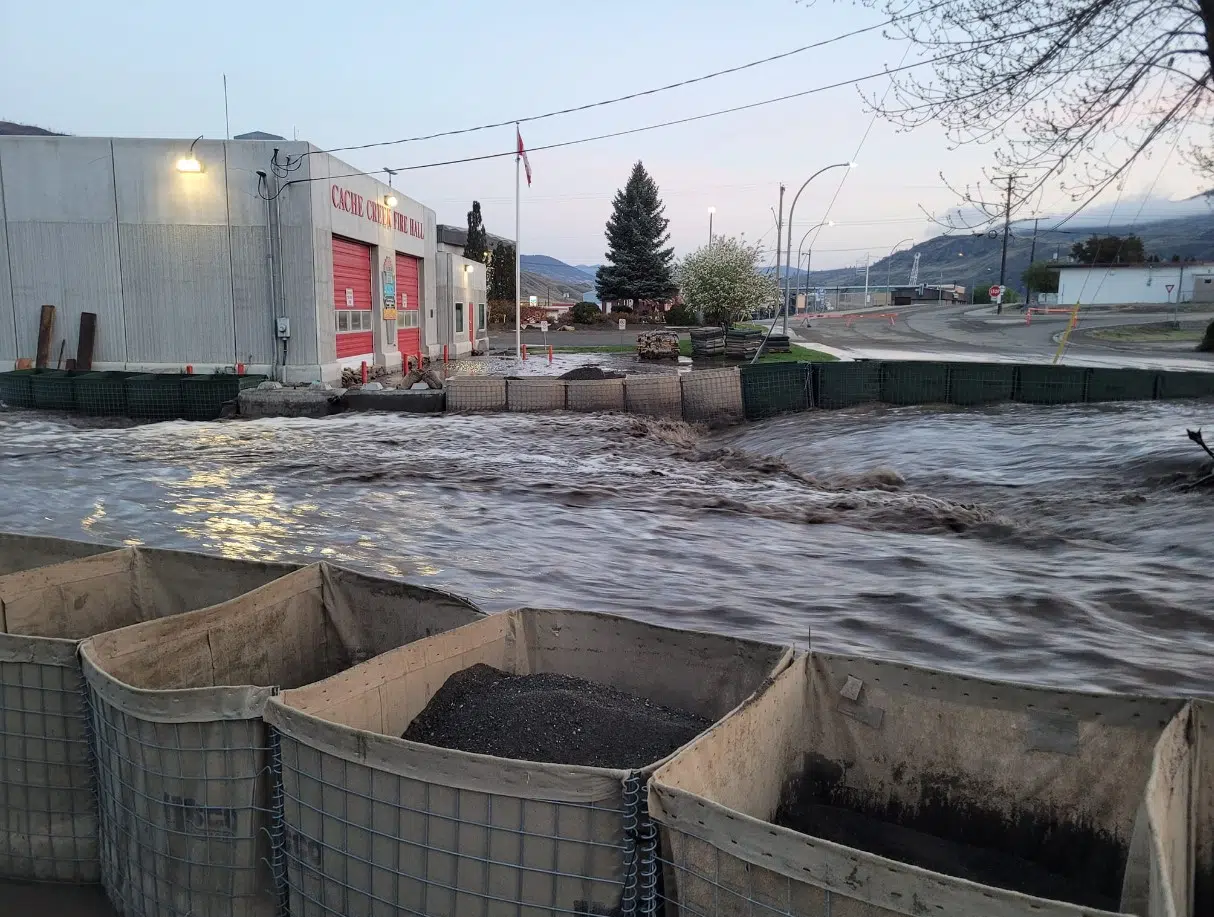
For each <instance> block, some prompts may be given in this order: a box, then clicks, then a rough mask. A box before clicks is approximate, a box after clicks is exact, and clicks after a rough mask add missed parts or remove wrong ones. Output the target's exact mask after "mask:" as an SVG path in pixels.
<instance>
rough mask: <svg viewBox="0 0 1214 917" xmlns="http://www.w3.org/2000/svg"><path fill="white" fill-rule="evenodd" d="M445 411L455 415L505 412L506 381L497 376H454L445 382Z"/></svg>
mask: <svg viewBox="0 0 1214 917" xmlns="http://www.w3.org/2000/svg"><path fill="white" fill-rule="evenodd" d="M445 387H446V389H447V410H448V411H453V412H455V413H457V414H458V413H470V412H475V411H504V410H506V380H505V379H503V378H501V377H498V376H455V377H454V378H451V379H448V380H447V382H446V386H445Z"/></svg>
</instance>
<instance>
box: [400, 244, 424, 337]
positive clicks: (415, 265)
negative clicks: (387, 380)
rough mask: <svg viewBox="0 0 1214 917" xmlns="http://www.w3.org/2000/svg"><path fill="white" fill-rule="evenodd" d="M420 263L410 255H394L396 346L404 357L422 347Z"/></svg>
mask: <svg viewBox="0 0 1214 917" xmlns="http://www.w3.org/2000/svg"><path fill="white" fill-rule="evenodd" d="M420 265H421V260H420V259H418V258H414V257H413V256H412V255H402V254H399V253H397V255H396V302H397V305H398V306H399V307H400V311H399V312H398V313H397V319H396V329H397V330H396V346H397V347H399V348H400V352H401V353H402V354H404V355H405V358H406V359H408V358H409V357H410V356H412V355H413V354H416V353H418V352H419V351H420V350H421V349H422V329H421V314H422V313H421V304H422V295H421V268H420Z"/></svg>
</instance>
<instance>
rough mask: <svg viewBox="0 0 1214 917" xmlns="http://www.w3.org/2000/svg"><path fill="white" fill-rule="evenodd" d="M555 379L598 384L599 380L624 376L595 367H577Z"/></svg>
mask: <svg viewBox="0 0 1214 917" xmlns="http://www.w3.org/2000/svg"><path fill="white" fill-rule="evenodd" d="M557 378H558V379H565V380H566V381H569V382H598V381H599V380H601V379H623V378H624V374H623V373H617V372H614V371H613V370H609V369H600V368H599V367H597V366H579V367H578V368H577V369H571V370H569V372H567V373H561V375H559V376H557Z"/></svg>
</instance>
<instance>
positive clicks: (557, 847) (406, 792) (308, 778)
mask: <svg viewBox="0 0 1214 917" xmlns="http://www.w3.org/2000/svg"><path fill="white" fill-rule="evenodd" d="M281 742H282V747H283V755H282V768H283V796H284V811H285V835H286V837H285V841H284V845H283V848H284V855H285V859H286V863H287V877H288V885H289V887H290V896H291V900H290V913H291V914H292V915H293V917H306V915H310V914H317V915H338V914H340V915H342V917H349V915H363V914H374V915H380V914H386V915H410V917H413V915H419V917H430V915H432V914H458V915H459V917H464V915H465V914H467V915H476V914H481V915H489V914H492V915H494V917H496V915H504V914H518V915H528V917H530V915H538V914H544V915H570V917H584V915H591V914H611V915H616V914H622V913H625V912H624V911H622V910H621V908H620V906H619V904H618V902H621V901H623V900H624V899H625V896H626V885H627V876H628V875H629V869H628V867H627V863H628V862H629V855H628V849H629V845H628V840H627V838H628V831H627V830H626V825H627V823H628V818H627V816H628V812H627V811H626V809H619V808H617V807H614V806H611V805H602V804H597V805H596V804H582V803H564V802H561V803H556V802H538V803H537V802H536V801H531V800H521V799H517V798H513V797H506V796H497V795H494V794H489V793H471V792H470V791H460V790H456V789H453V788H448V787H442V786H438V785H435V784H430V783H427V782H424V781H420V780H414V779H411V778H407V777H401V776H398V775H395V774H390V773H387V772H383V771H376V770H374V769H372V768H369V767H366V766H364V765H361V764H355V763H352V762H347V761H345V760H344V759H341V758H337V757H335V756H331V755H325V754H323V753H321V752H319V751H317V750H315V749H311V748H308V747H306V746H300V745H299V744H298V743H296V742H294V740H292V739H291V738H290V737H289V736H283V737H282V739H281ZM301 753H305V754H309V755H310V756H312V757H311V758H310V760H307V761H305V762H304V763H303V764H301V763H300V761H299V756H300V754H301ZM325 774H328V775H329V776H328V777H325V776H323V775H325ZM318 775H319V776H318ZM385 782H386V785H384V784H385ZM376 785H380V786H382V789H381V790H380V791H379V792H378V793H377V792H376V789H375V786H376ZM360 786H363V787H366V788H367V789H366V790H361V789H359V787H360ZM405 797H413V798H414V799H420V800H421V803H420V804H418V803H414V804H412V805H411V804H409V802H406V801H405ZM436 797H437V799H436ZM469 797H470V798H471V799H472V800H473V803H474V804H475V805H476V811H475V812H469V811H467V808H466V804H467V800H468V799H469ZM436 803H441V804H436ZM536 805H539V806H543V807H545V816H544V817H545V820H549V819H550V821H551V825H552V829H551V831H550V832H549V831H547V830H535V829H534V828H533V827H532V826H530V825H529V824H528V820H529V818H534V817H535V809H534V808H533V807H534V806H536ZM529 807H532V808H531V810H530V811H529ZM495 809H496V811H497V812H498V813H499V814H498V815H495ZM515 809H517V813H518V814H517V817H515V816H514V814H513V813H514V810H515ZM352 810H353V811H352ZM503 811H505V812H509V813H510V814H509V815H508V816H502V815H501V814H500V813H502V812H503ZM575 811H576V812H580V813H581V814H580V815H579V816H578V818H577V821H576V822H575V824H577V825H578V827H579V828H582V829H583V830H584V829H585V823H586V817H587V816H589V817H590V818H598V817H602V818H607V819H611V820H612V821H614V822H615V824H616V825H617V826H619V827H617V828H616V829H614V831H615V832H616V833H618V835H619V837H620V841H619V842H618V843H604V842H603V841H596V840H592V839H590V838H585V837H575V836H571V835H570V834H569V832H568V831H564V832H563V831H562V829H561V817H562V812H565V813H566V814H568V813H570V812H575ZM482 813H483V814H482ZM360 815H363V816H364V817H363V818H362V819H361V820H365V821H368V822H369V823H368V824H361V823H359V822H360V817H359V816H360ZM405 819H409V820H414V821H415V822H416V824H415V826H414V829H415V831H414V832H413V833H411V832H410V831H409V830H408V829H406V830H403V831H402V830H401V829H400V826H401V822H402V820H405ZM436 829H441V832H442V834H444V835H447V836H448V837H446V838H439V837H436V836H435V835H434V832H435V830H436ZM469 832H475V834H474V835H472V836H469ZM586 833H588V834H589V833H592V832H589V831H587V832H586ZM461 843H463V844H464V845H465V849H463V850H456V849H454V848H455V847H457V846H459V845H460V844H461ZM503 844H505V845H507V846H509V847H510V848H511V849H510V851H509V852H508V853H506V854H505V855H503V853H502V852H501V846H502V845H503ZM529 844H532V845H537V846H538V845H541V844H542V845H545V846H550V847H551V862H550V863H548V864H544V865H541V864H540V863H539V862H538V861H536V862H533V863H532V864H527V863H525V862H524V860H525V859H526V857H525V854H527V853H536V852H539V851H537V850H536V848H535V847H531V848H530V850H529V848H528V845H529ZM478 847H479V848H480V849H479V850H477V849H476V848H478ZM495 847H496V848H498V849H497V850H496V851H495V850H494V848H495ZM377 848H378V850H377ZM467 848H473V849H471V850H470V849H467ZM541 849H542V848H541ZM579 849H580V850H581V853H580V856H581V862H582V864H583V865H582V867H580V868H579V867H576V866H573V867H571V866H569V865H567V864H568V863H569V861H570V860H571V859H577V857H578V856H579V854H578V853H577V852H576V851H578V850H579ZM540 855H541V856H546V855H547V850H543V851H542V853H540ZM596 855H597V856H603V855H610V856H611V857H612V858H613V859H615V860H617V861H618V862H619V863H620V866H621V872H622V873H623V875H622V876H621V875H617V876H614V877H607V876H604V875H602V874H600V875H597V876H595V875H591V873H592V872H593V871H594V870H593V869H592V868H591V864H592V862H593V860H594V858H595V857H596ZM410 861H413V862H410ZM562 861H564V862H563V863H562ZM600 872H601V866H600ZM631 874H632V875H633V876H634V878H635V875H636V869H635V865H634V866H633V868H632V871H631ZM562 884H563V887H562ZM575 887H576V888H575ZM491 889H492V890H491ZM507 889H512V890H507ZM561 895H564V900H561V898H560V896H561ZM571 899H572V900H571ZM590 899H593V900H590ZM607 902H610V903H607ZM633 913H634V914H635V913H636V912H635V910H634V911H633Z"/></svg>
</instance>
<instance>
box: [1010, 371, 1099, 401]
mask: <svg viewBox="0 0 1214 917" xmlns="http://www.w3.org/2000/svg"><path fill="white" fill-rule="evenodd" d="M1087 382H1088V370H1087V369H1085V368H1084V367H1082V366H1049V365H1041V366H1036V365H1027V366H1018V367H1017V368H1016V393H1015V395H1014V396H1013V398H1014V399H1015V400H1016V401H1024V402H1027V403H1028V404H1079V403H1081V402H1084V401H1086V400H1087Z"/></svg>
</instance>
